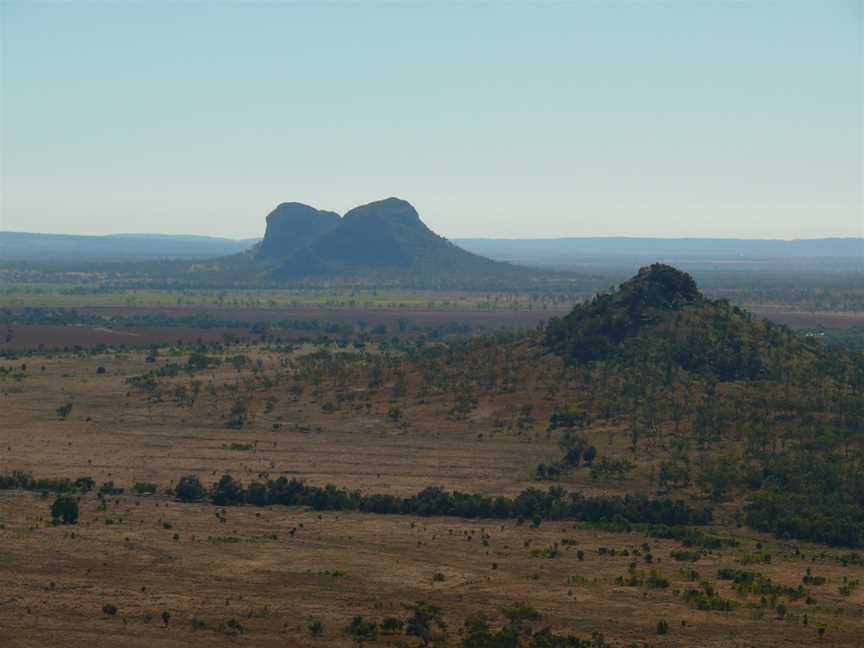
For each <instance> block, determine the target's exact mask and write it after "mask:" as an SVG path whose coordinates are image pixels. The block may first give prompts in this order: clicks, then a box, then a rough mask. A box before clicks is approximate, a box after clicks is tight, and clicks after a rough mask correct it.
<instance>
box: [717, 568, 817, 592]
mask: <svg viewBox="0 0 864 648" xmlns="http://www.w3.org/2000/svg"><path fill="white" fill-rule="evenodd" d="M717 577H718V578H720V579H721V580H731V581H732V582H733V584H734V587H735V591H736V592H738V593H739V594H741V595H742V596H746V595H748V594H755V595H757V596H788V597H789V598H792V599H799V598H804V597H805V596H806V595H807V590H805V589H804V588H803V587H802V586H801V585H798V587H789V586H788V585H781V584H779V583H775V582H773V581H772V580H771V579H770V578H768V577H767V576H765V575H764V574H760V573H759V572H753V571H747V570H744V569H733V568H731V567H725V568H723V569H720V570H719V571H718V572H717Z"/></svg>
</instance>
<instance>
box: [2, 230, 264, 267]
mask: <svg viewBox="0 0 864 648" xmlns="http://www.w3.org/2000/svg"><path fill="white" fill-rule="evenodd" d="M257 242H258V239H247V240H239V241H238V240H234V239H228V238H217V237H212V236H191V235H178V236H175V235H170V234H112V235H108V236H74V235H67V234H32V233H29V232H0V261H33V262H40V263H89V262H104V263H112V262H114V263H116V262H127V261H152V260H157V259H209V258H213V257H220V256H226V255H229V254H236V253H238V252H242V251H243V250H246V249H249V248H250V247H252V246H253V245H255V244H256V243H257Z"/></svg>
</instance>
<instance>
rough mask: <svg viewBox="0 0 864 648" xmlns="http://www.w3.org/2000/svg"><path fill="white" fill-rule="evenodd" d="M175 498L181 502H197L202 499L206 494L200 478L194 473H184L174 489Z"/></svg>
mask: <svg viewBox="0 0 864 648" xmlns="http://www.w3.org/2000/svg"><path fill="white" fill-rule="evenodd" d="M174 492H175V494H176V496H177V499H178V500H180V501H181V502H197V501H199V500H202V499H204V495H205V494H206V493H205V491H204V486H203V485H202V484H201V480H200V479H198V477H196V476H195V475H184V476H183V477H181V478H180V481H178V482H177V488H175V489H174Z"/></svg>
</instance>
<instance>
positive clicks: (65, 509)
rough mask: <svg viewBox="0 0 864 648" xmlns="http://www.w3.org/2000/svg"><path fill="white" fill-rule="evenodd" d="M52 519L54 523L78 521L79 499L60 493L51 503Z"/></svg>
mask: <svg viewBox="0 0 864 648" xmlns="http://www.w3.org/2000/svg"><path fill="white" fill-rule="evenodd" d="M51 520H52V521H53V522H54V524H75V523H76V522H78V501H77V500H76V499H75V498H74V497H70V496H68V495H60V496H59V497H58V498H57V499H55V500H54V503H53V504H52V505H51Z"/></svg>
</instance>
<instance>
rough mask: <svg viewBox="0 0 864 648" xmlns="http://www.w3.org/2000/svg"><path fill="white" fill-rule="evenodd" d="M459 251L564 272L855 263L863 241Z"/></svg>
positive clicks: (462, 242)
mask: <svg viewBox="0 0 864 648" xmlns="http://www.w3.org/2000/svg"><path fill="white" fill-rule="evenodd" d="M453 242H454V243H456V244H457V245H459V246H461V247H463V248H465V249H466V250H469V251H471V252H474V253H475V254H482V255H485V256H488V257H490V258H493V259H499V260H506V261H511V262H513V263H523V264H528V265H537V266H543V267H567V266H571V265H577V264H579V263H583V262H594V261H598V260H601V259H605V260H610V261H615V260H629V261H632V262H637V261H650V260H656V259H660V258H664V259H675V260H688V259H689V260H701V261H707V260H717V261H724V260H727V261H728V260H741V259H752V260H772V259H773V260H782V259H795V258H801V259H818V258H829V259H841V258H843V259H859V260H862V261H864V238H823V239H795V240H789V241H786V240H780V239H731V238H633V237H623V236H621V237H585V238H551V239H496V238H465V239H453Z"/></svg>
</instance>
